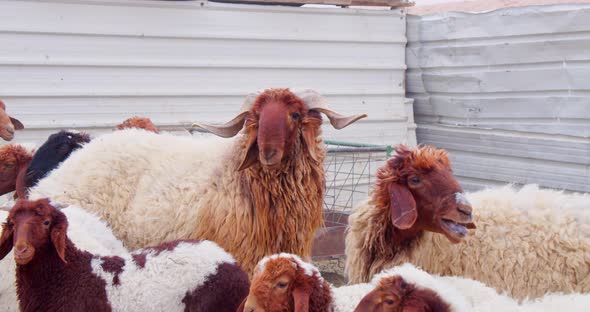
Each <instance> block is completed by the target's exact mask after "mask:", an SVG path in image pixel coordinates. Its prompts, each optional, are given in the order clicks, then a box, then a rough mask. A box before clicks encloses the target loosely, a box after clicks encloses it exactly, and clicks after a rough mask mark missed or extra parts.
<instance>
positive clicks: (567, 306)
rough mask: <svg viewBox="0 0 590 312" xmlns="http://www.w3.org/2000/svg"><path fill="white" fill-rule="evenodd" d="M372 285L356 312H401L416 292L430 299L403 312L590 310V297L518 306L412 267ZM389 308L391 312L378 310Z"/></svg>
mask: <svg viewBox="0 0 590 312" xmlns="http://www.w3.org/2000/svg"><path fill="white" fill-rule="evenodd" d="M371 284H372V285H374V289H372V290H371V292H369V293H368V294H367V295H366V296H365V297H364V298H363V299H362V300H361V302H360V304H359V305H358V307H357V308H356V309H355V312H372V311H400V310H401V309H399V310H395V309H394V307H395V306H396V305H399V304H400V303H404V304H407V303H408V302H407V301H408V300H409V299H410V298H408V297H409V296H412V295H413V296H416V294H417V292H422V293H429V294H430V295H429V296H424V297H422V298H418V300H415V301H414V304H413V306H414V307H416V310H410V309H408V310H406V309H404V310H403V311H453V312H493V311H503V312H532V311H560V310H565V311H568V312H569V311H574V312H577V311H579V312H582V311H587V310H588V307H589V306H590V294H568V295H562V294H547V295H545V296H543V297H542V298H538V299H536V300H526V301H524V302H522V303H519V302H517V300H514V299H512V298H510V297H508V296H506V295H505V294H498V292H496V290H494V289H493V288H491V287H488V286H486V285H485V284H483V283H481V282H479V281H475V280H472V279H469V278H464V277H459V276H439V275H430V274H428V273H426V272H424V271H423V270H421V269H419V268H416V267H415V266H413V265H411V264H409V263H405V264H403V265H401V266H398V267H394V268H391V269H388V270H386V271H383V272H381V273H379V274H377V275H375V277H374V278H373V280H372V281H371ZM404 295H405V296H404ZM433 299H434V300H433ZM429 302H434V303H437V304H439V305H442V306H441V307H439V308H436V309H430V310H429V309H426V308H424V309H420V307H421V306H422V305H429ZM387 305H389V307H388V308H389V309H387V308H385V309H381V310H379V308H381V307H383V306H387ZM431 306H432V305H431ZM445 306H446V308H445Z"/></svg>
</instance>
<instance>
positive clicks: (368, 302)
mask: <svg viewBox="0 0 590 312" xmlns="http://www.w3.org/2000/svg"><path fill="white" fill-rule="evenodd" d="M375 296H376V292H375V291H371V292H370V293H368V294H366V295H365V297H364V298H363V299H362V300H361V302H359V304H358V305H357V306H356V308H355V309H354V312H373V311H375V310H376V309H375V308H376V307H377V303H376V302H377V300H376V299H377V298H374V297H375Z"/></svg>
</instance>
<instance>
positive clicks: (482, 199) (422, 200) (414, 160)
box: [345, 146, 590, 300]
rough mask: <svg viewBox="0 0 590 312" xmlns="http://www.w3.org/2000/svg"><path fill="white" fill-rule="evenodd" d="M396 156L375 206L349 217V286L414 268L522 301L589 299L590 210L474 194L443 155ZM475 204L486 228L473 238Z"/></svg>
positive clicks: (531, 196) (539, 194) (502, 193)
mask: <svg viewBox="0 0 590 312" xmlns="http://www.w3.org/2000/svg"><path fill="white" fill-rule="evenodd" d="M396 152H397V155H396V156H395V157H394V158H392V159H390V160H389V161H388V162H387V164H386V165H385V166H383V167H382V168H380V169H379V171H378V174H377V175H378V177H377V182H376V184H375V188H374V190H373V193H372V195H371V199H369V200H368V201H366V202H364V203H361V204H360V205H359V206H358V207H356V208H355V209H356V211H355V213H353V214H352V215H351V216H350V217H349V229H348V233H347V235H346V256H347V263H346V269H345V270H346V272H347V274H348V277H349V282H351V283H360V282H368V281H369V280H370V278H371V277H372V276H373V275H375V274H376V273H378V272H380V271H382V270H383V269H387V268H390V267H393V266H395V265H399V264H402V263H405V262H410V263H413V264H415V265H417V266H420V267H422V268H423V269H424V270H426V271H427V272H429V273H433V274H440V275H457V276H465V277H469V278H472V279H476V280H479V281H482V282H484V283H486V284H487V285H490V286H492V287H494V288H495V289H497V290H498V291H506V292H507V293H508V294H509V295H510V296H511V297H513V298H516V299H519V300H520V299H523V298H526V297H528V298H536V297H539V296H542V295H544V294H545V293H548V292H563V293H570V292H575V291H577V292H588V291H590V224H589V222H588V220H590V217H588V214H589V213H588V212H587V210H583V209H564V207H562V205H561V204H562V203H560V202H554V201H549V202H547V203H544V202H536V198H550V197H551V196H546V195H544V194H545V193H547V192H550V191H541V190H537V191H535V192H530V191H529V192H528V194H527V195H526V196H523V197H521V196H517V197H519V198H521V200H520V201H514V197H515V196H514V194H513V193H514V191H511V190H509V189H506V188H501V189H496V190H488V191H485V192H482V193H474V194H471V195H468V196H466V195H464V194H463V193H462V190H461V188H460V186H459V184H458V183H457V181H456V180H455V179H454V177H453V176H452V171H451V167H450V162H449V160H448V157H447V154H446V152H445V151H443V150H436V149H434V148H432V147H428V146H424V147H421V148H419V149H417V150H410V149H409V148H407V147H404V146H398V147H397V148H396ZM523 190H524V189H523ZM467 198H469V200H468V199H467ZM512 201H514V202H512ZM523 201H528V202H529V203H528V205H525V203H524V202H523ZM469 202H472V203H474V207H476V210H475V216H474V219H473V220H474V222H475V223H476V224H478V225H479V229H478V230H477V231H475V233H472V235H467V234H468V230H467V228H474V227H475V225H474V224H473V223H472V218H471V214H470V212H471V206H470V204H469ZM574 202H575V204H574V205H578V206H584V204H582V202H586V203H587V204H586V205H585V206H586V207H588V206H590V197H589V196H579V197H577V199H576V200H572V201H570V204H569V205H572V204H571V203H574ZM513 205H519V206H521V207H522V208H520V209H519V208H514V207H512V206H513ZM525 206H526V207H525ZM529 207H530V208H529ZM524 208H529V209H524ZM440 234H442V235H440Z"/></svg>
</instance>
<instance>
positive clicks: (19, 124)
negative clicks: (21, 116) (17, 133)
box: [10, 117, 25, 130]
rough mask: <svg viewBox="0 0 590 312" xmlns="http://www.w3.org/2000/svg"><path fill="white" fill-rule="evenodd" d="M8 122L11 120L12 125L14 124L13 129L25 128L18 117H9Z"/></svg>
mask: <svg viewBox="0 0 590 312" xmlns="http://www.w3.org/2000/svg"><path fill="white" fill-rule="evenodd" d="M10 122H12V125H13V126H14V129H15V130H22V129H24V128H25V126H23V123H22V122H20V121H19V120H18V119H16V118H12V117H10Z"/></svg>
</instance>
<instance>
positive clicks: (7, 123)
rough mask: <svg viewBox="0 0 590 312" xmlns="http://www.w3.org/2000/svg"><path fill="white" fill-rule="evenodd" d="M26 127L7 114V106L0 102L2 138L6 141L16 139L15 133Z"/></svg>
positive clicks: (0, 132)
mask: <svg viewBox="0 0 590 312" xmlns="http://www.w3.org/2000/svg"><path fill="white" fill-rule="evenodd" d="M24 128H25V126H23V124H22V123H21V122H20V121H19V120H18V119H16V118H14V117H10V116H9V115H8V113H6V104H4V102H2V100H0V138H2V139H4V140H5V141H12V139H14V131H15V130H22V129H24Z"/></svg>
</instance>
